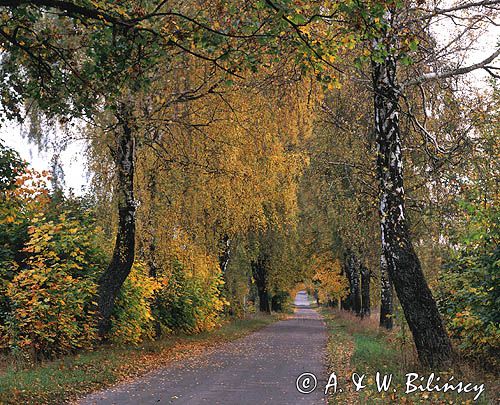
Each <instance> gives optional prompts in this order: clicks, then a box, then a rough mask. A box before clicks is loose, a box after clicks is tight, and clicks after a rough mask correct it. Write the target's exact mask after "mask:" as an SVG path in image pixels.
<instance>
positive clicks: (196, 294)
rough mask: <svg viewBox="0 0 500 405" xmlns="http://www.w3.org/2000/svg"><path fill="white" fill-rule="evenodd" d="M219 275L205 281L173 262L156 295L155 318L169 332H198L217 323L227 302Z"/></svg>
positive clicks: (178, 263)
mask: <svg viewBox="0 0 500 405" xmlns="http://www.w3.org/2000/svg"><path fill="white" fill-rule="evenodd" d="M222 285H223V281H222V278H221V275H220V272H219V273H216V274H215V275H214V276H211V277H209V278H208V280H207V279H206V278H201V277H194V276H193V275H188V274H186V272H185V271H184V269H183V266H182V264H181V263H180V262H178V261H175V262H174V264H173V266H172V273H171V275H170V277H169V278H168V279H167V281H166V282H165V287H164V288H162V290H161V291H159V293H158V300H157V308H156V311H157V314H158V319H159V320H160V322H161V324H162V325H163V326H164V327H165V328H167V329H168V330H182V331H186V332H200V331H203V330H209V329H212V328H213V327H215V326H216V325H217V324H218V323H219V317H220V314H221V313H222V311H223V309H224V306H225V305H227V301H226V300H225V299H224V298H222V293H221V287H222Z"/></svg>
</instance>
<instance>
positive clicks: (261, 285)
mask: <svg viewBox="0 0 500 405" xmlns="http://www.w3.org/2000/svg"><path fill="white" fill-rule="evenodd" d="M252 274H253V278H254V280H255V285H256V286H257V294H258V295H259V311H260V312H267V313H271V307H270V305H269V293H268V291H267V277H266V268H265V266H264V264H263V263H262V261H261V260H258V261H257V262H254V263H252Z"/></svg>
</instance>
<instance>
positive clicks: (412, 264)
mask: <svg viewBox="0 0 500 405" xmlns="http://www.w3.org/2000/svg"><path fill="white" fill-rule="evenodd" d="M387 20H388V21H389V19H387ZM388 35H392V34H390V33H389V34H388ZM387 41H389V43H388V42H387ZM390 41H391V39H390V38H389V39H388V38H384V39H380V40H379V41H378V44H377V45H378V46H376V48H378V47H386V50H387V52H388V54H389V56H386V57H385V58H384V60H383V61H381V62H378V61H377V62H375V61H374V62H372V81H373V89H374V112H375V129H376V138H377V148H378V156H377V170H378V178H379V191H380V218H381V236H382V249H383V254H384V255H385V258H386V259H387V270H388V273H389V277H390V279H391V280H392V282H393V283H394V287H395V289H396V293H397V295H398V298H399V301H400V302H401V306H402V307H403V311H404V314H405V317H406V321H407V322H408V325H409V327H410V329H411V331H412V334H413V338H414V341H415V345H416V348H417V352H418V356H419V359H420V361H421V363H422V364H424V365H426V366H435V365H439V364H442V363H443V362H444V361H446V360H448V359H449V358H450V356H451V354H452V349H451V344H450V340H449V338H448V335H447V334H446V331H445V329H444V327H443V323H442V320H441V317H440V315H439V312H438V309H437V305H436V302H435V301H434V298H433V297H432V294H431V291H430V289H429V287H428V285H427V282H426V280H425V277H424V274H423V272H422V268H421V266H420V261H419V260H418V257H417V255H416V254H415V251H414V248H413V245H412V242H411V239H410V233H409V230H408V225H407V222H406V213H405V205H404V189H403V164H402V151H401V134H400V128H399V97H400V89H399V86H398V83H397V77H396V59H395V58H394V57H393V56H391V52H393V50H392V49H391V45H390V43H391V42H390Z"/></svg>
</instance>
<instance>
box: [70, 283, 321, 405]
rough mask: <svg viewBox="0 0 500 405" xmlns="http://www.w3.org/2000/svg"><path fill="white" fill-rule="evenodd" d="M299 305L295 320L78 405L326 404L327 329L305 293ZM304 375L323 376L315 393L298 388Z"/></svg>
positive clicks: (271, 326) (95, 396)
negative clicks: (302, 391)
mask: <svg viewBox="0 0 500 405" xmlns="http://www.w3.org/2000/svg"><path fill="white" fill-rule="evenodd" d="M295 305H296V310H295V314H294V316H293V317H292V318H290V319H287V320H283V321H279V322H277V323H274V324H272V325H270V326H267V327H265V328H263V329H261V330H260V331H257V332H255V333H252V334H251V335H248V336H246V337H244V338H242V339H239V340H236V341H234V342H230V343H226V344H224V345H222V346H221V347H219V348H216V349H215V350H212V351H210V352H208V353H204V354H201V355H198V356H196V357H193V358H189V359H186V360H184V361H182V362H181V363H179V364H172V365H169V366H167V367H165V368H161V369H158V370H155V371H154V372H151V373H149V374H147V375H145V376H143V377H141V378H139V379H137V380H135V381H133V382H128V383H123V384H119V385H117V386H115V387H113V388H111V389H108V390H105V391H99V392H96V393H94V394H91V395H90V396H88V397H86V398H84V399H83V400H81V401H80V402H79V404H80V405H90V404H99V405H100V404H103V405H111V404H117V405H118V404H119V405H129V404H130V405H131V404H134V405H136V404H137V405H139V404H140V405H148V404H179V405H195V404H209V405H214V404H224V405H245V404H252V405H260V404H273V405H274V404H291V405H293V404H311V405H313V404H325V403H326V400H325V397H324V396H323V393H322V387H324V385H325V381H324V377H325V375H326V369H325V365H324V353H325V346H326V338H327V337H326V336H327V335H326V329H325V326H324V323H323V321H322V320H321V317H320V316H319V315H318V313H317V312H316V311H314V310H313V309H311V308H309V303H308V301H307V296H306V294H305V293H304V292H299V293H298V294H297V297H296V299H295ZM304 372H312V373H314V374H315V375H316V376H317V377H318V387H317V389H316V390H315V391H314V392H313V393H311V394H301V393H300V392H298V391H297V388H296V379H297V377H298V376H299V375H301V374H302V373H304Z"/></svg>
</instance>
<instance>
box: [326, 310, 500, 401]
mask: <svg viewBox="0 0 500 405" xmlns="http://www.w3.org/2000/svg"><path fill="white" fill-rule="evenodd" d="M321 312H322V314H323V316H324V317H325V321H326V323H327V327H328V331H329V341H328V362H329V369H330V370H329V371H330V372H333V371H335V373H336V375H337V376H338V379H339V380H338V381H339V387H340V388H343V390H344V392H342V393H340V392H337V393H335V394H333V393H331V395H330V398H329V400H330V403H331V404H351V403H352V404H389V403H392V404H472V403H474V404H493V403H498V402H497V401H496V398H497V396H498V378H495V376H488V375H487V374H486V373H485V372H484V371H481V370H474V369H473V368H471V367H470V366H468V365H466V364H458V363H457V364H456V365H454V366H453V367H452V369H450V370H444V371H440V372H436V377H437V376H439V377H440V378H441V380H440V384H441V385H442V384H443V383H444V382H447V381H448V380H449V378H450V377H451V376H454V381H453V383H456V382H458V381H464V383H465V382H472V383H473V384H481V383H484V384H485V391H484V392H483V394H482V395H481V396H480V397H479V398H478V400H477V401H473V397H474V395H475V393H473V392H471V393H457V392H451V391H449V392H447V393H443V392H439V393H438V392H422V391H416V392H414V393H408V394H406V393H405V390H406V374H407V373H418V374H419V376H425V377H424V384H425V383H426V381H427V377H428V376H429V374H430V373H431V372H432V371H435V370H426V369H423V368H422V367H421V366H419V365H418V362H417V357H416V354H415V352H414V349H413V345H412V344H411V341H410V340H409V336H408V333H407V332H405V331H404V330H395V331H392V332H391V333H388V332H385V331H382V330H380V329H379V328H378V320H377V317H376V316H372V317H371V318H368V319H364V320H360V319H359V318H357V317H355V316H354V315H351V314H348V313H346V312H343V311H338V310H327V309H322V310H321ZM377 371H378V372H380V373H381V375H390V374H392V375H393V379H392V384H391V386H390V389H389V390H388V391H387V392H384V391H382V392H378V390H377V386H376V381H375V377H376V373H377ZM353 373H358V374H359V375H362V374H364V375H365V378H364V380H363V383H364V384H365V385H366V387H365V388H364V389H362V390H359V391H358V392H356V391H355V389H354V384H353V383H352V380H351V376H352V374H353ZM497 377H498V376H497ZM419 382H420V381H419ZM415 384H416V385H418V383H417V382H416V381H415ZM435 384H436V383H435V382H434V384H432V385H435ZM394 389H395V390H396V391H395V392H394Z"/></svg>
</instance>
